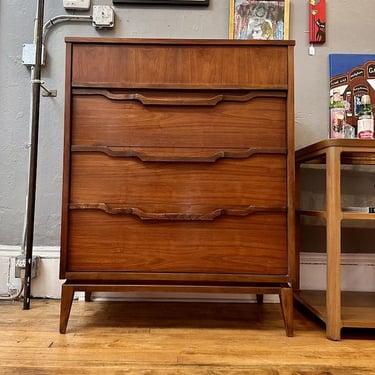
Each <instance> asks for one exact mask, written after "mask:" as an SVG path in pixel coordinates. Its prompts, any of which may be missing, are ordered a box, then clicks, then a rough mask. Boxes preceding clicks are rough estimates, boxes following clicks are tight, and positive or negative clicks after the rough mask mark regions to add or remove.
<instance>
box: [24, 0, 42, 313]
mask: <svg viewBox="0 0 375 375" xmlns="http://www.w3.org/2000/svg"><path fill="white" fill-rule="evenodd" d="M43 13H44V0H38V2H37V24H36V38H35V45H36V54H35V66H34V67H33V68H32V74H31V85H32V86H31V87H32V100H31V111H32V118H31V147H30V159H29V182H28V183H29V186H28V200H27V217H26V223H27V224H26V228H27V229H26V268H25V290H24V301H23V309H24V310H29V309H30V291H31V271H32V259H33V242H34V218H35V196H36V194H35V193H36V175H37V161H38V133H39V107H40V84H41V82H40V78H41V63H42V35H43Z"/></svg>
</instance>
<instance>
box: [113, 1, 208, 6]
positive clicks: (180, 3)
mask: <svg viewBox="0 0 375 375" xmlns="http://www.w3.org/2000/svg"><path fill="white" fill-rule="evenodd" d="M113 4H115V5H116V4H140V5H142V4H145V5H146V4H147V5H160V4H162V5H206V6H207V5H209V0H113Z"/></svg>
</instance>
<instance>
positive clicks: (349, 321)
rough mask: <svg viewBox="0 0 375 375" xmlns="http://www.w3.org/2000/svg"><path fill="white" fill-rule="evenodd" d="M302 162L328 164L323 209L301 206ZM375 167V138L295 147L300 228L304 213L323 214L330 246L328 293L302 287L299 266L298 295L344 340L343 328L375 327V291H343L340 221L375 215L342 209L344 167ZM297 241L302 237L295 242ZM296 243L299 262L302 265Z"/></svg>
mask: <svg viewBox="0 0 375 375" xmlns="http://www.w3.org/2000/svg"><path fill="white" fill-rule="evenodd" d="M303 164H322V165H325V167H326V186H325V194H326V209H325V211H319V210H310V209H301V208H300V207H299V206H300V203H299V194H300V186H299V179H300V168H301V166H302V165H303ZM354 164H357V165H375V140H357V139H355V140H351V139H327V140H323V141H320V142H317V143H315V144H312V145H310V146H307V147H305V148H302V149H300V150H298V151H296V181H297V184H296V185H297V186H296V187H297V189H296V190H297V215H296V216H297V227H296V233H297V236H298V232H299V231H300V223H299V221H300V220H299V218H300V216H302V215H306V216H314V217H321V218H325V220H326V247H327V284H326V285H327V287H326V291H305V290H301V289H300V282H299V270H298V268H299V267H298V266H297V267H296V278H295V284H294V290H295V298H296V300H298V301H299V302H301V303H302V304H303V305H304V306H305V307H306V308H307V309H309V310H310V311H311V312H312V313H314V314H315V315H316V316H317V317H318V318H320V319H321V320H322V321H323V322H325V324H326V333H327V337H328V338H329V339H331V340H340V339H341V329H342V328H343V327H352V328H375V293H367V292H342V291H341V267H340V263H341V225H342V220H344V219H346V220H349V219H350V220H375V214H373V213H363V212H343V211H342V204H341V168H342V166H343V165H354ZM297 244H298V241H297ZM300 251H301V249H300V245H297V251H296V254H297V255H296V256H297V259H296V262H297V263H296V264H299V253H300Z"/></svg>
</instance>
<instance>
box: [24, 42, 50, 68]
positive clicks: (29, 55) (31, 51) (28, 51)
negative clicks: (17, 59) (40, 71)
mask: <svg viewBox="0 0 375 375" xmlns="http://www.w3.org/2000/svg"><path fill="white" fill-rule="evenodd" d="M45 60H46V54H45V48H44V45H42V56H41V65H44V64H45ZM35 63H36V44H24V45H23V46H22V64H23V65H27V66H33V65H35Z"/></svg>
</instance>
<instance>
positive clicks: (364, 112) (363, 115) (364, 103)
mask: <svg viewBox="0 0 375 375" xmlns="http://www.w3.org/2000/svg"><path fill="white" fill-rule="evenodd" d="M357 126H358V138H360V139H373V138H374V114H373V113H372V107H371V98H370V95H363V96H362V98H361V107H360V111H359V114H358V125H357Z"/></svg>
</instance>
